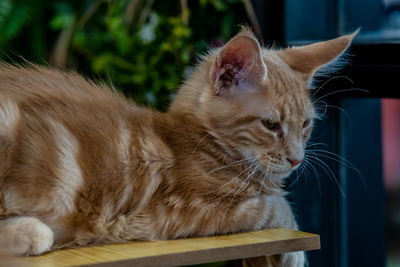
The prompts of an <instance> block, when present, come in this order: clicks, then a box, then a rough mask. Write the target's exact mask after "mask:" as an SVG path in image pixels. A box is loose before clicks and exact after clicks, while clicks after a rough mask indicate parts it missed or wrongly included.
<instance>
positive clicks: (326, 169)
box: [307, 155, 346, 198]
mask: <svg viewBox="0 0 400 267" xmlns="http://www.w3.org/2000/svg"><path fill="white" fill-rule="evenodd" d="M307 157H308V158H309V160H310V161H312V162H314V163H315V164H317V165H318V166H320V167H321V168H322V170H323V171H324V172H325V173H326V174H327V175H328V177H330V178H332V179H333V180H334V181H335V182H336V184H337V186H338V188H339V191H340V193H341V194H342V197H343V198H346V195H345V193H344V190H343V187H342V186H341V184H340V183H339V181H338V180H337V179H336V175H335V174H334V172H333V171H332V169H331V168H330V167H329V166H328V164H326V163H325V162H323V161H322V160H321V159H319V158H318V157H316V156H311V155H308V156H307Z"/></svg>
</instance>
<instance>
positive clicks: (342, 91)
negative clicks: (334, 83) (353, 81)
mask: <svg viewBox="0 0 400 267" xmlns="http://www.w3.org/2000/svg"><path fill="white" fill-rule="evenodd" d="M349 91H361V92H365V93H369V91H368V90H366V89H362V88H349V89H342V90H337V91H334V92H330V93H327V94H325V95H323V96H320V97H319V98H317V99H315V100H314V101H315V102H317V101H319V100H321V99H322V98H324V97H327V96H330V95H334V94H337V93H344V92H349Z"/></svg>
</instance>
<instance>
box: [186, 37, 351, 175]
mask: <svg viewBox="0 0 400 267" xmlns="http://www.w3.org/2000/svg"><path fill="white" fill-rule="evenodd" d="M355 35H356V33H354V34H352V35H347V36H343V37H340V38H337V39H333V40H330V41H325V42H319V43H315V44H311V45H306V46H300V47H292V48H288V49H283V50H274V49H266V48H263V47H261V46H260V44H259V42H258V41H257V40H256V38H254V36H253V35H252V33H251V32H250V31H249V30H247V29H244V30H242V31H241V32H240V33H239V34H238V35H236V36H235V37H234V38H233V39H232V40H230V41H229V42H228V43H227V44H226V45H225V46H224V47H222V48H220V49H219V50H217V51H215V52H214V53H213V54H212V55H210V56H209V57H206V58H205V60H206V61H207V62H206V64H203V65H204V66H205V67H203V74H201V75H200V72H199V74H198V75H197V78H196V79H195V81H196V82H197V84H195V85H192V86H191V87H192V88H193V87H197V90H199V89H200V91H201V92H196V93H198V94H196V98H197V100H196V101H197V103H195V104H194V103H192V107H187V108H194V109H195V113H196V115H197V117H199V118H200V119H201V120H202V121H203V122H204V124H205V125H206V126H207V128H209V129H210V133H211V134H212V135H214V136H216V137H217V138H218V139H220V140H221V142H222V143H223V144H225V145H226V146H227V147H229V148H230V149H233V150H235V151H236V152H238V153H240V154H241V155H242V157H244V158H245V159H249V160H252V159H256V161H255V162H257V163H258V164H261V166H260V168H261V169H263V170H264V171H267V172H268V174H269V177H271V178H283V177H287V176H288V175H289V174H290V172H291V171H293V170H294V169H296V168H297V167H298V166H299V165H300V163H301V162H302V160H303V159H304V151H305V145H306V142H307V141H308V139H309V138H310V135H311V131H312V127H313V121H314V119H315V118H316V117H317V114H316V112H315V110H314V107H313V103H312V100H311V98H310V96H311V95H312V94H313V92H312V90H311V89H310V83H311V80H312V78H313V76H314V74H315V73H316V72H317V71H318V70H321V68H323V67H327V66H329V65H331V64H332V62H334V61H335V59H337V58H338V57H339V56H340V55H342V54H343V52H344V51H345V50H346V49H347V47H348V46H349V45H350V43H351V41H352V40H353V38H354V36H355ZM196 82H195V83H196ZM199 83H202V84H199ZM189 85H190V84H189Z"/></svg>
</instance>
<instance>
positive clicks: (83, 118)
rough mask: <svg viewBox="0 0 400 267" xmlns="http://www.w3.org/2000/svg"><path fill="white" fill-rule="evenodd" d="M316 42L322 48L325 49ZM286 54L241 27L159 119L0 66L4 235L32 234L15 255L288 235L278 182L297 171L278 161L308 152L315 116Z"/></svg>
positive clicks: (58, 77) (45, 72) (85, 88)
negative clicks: (264, 233) (250, 233)
mask: <svg viewBox="0 0 400 267" xmlns="http://www.w3.org/2000/svg"><path fill="white" fill-rule="evenodd" d="M351 39H352V36H346V37H342V39H340V38H339V39H336V40H339V41H336V42H340V43H342V42H343V40H347V43H346V45H345V46H340V47H339V48H336V50H337V51H336V54H337V55H340V54H341V53H342V52H343V50H344V49H345V48H346V47H347V46H348V44H349V43H350V41H351ZM336 42H335V41H333V43H334V44H336ZM323 44H324V43H321V47H323ZM245 45H246V47H244V46H245ZM249 45H250V48H248V47H247V46H249ZM326 46H327V47H326V51H328V52H329V53H332V51H331V50H332V47H331V46H332V41H330V43H327V45H326ZM321 47H319V48H320V50H321V51H322V52H321V51H320V53H327V52H326V51H325V52H324V50H323V49H321ZM334 47H336V46H334ZM243 49H250V50H246V53H241V51H242V50H243ZM231 50H232V51H235V53H236V54H235V53H233V52H232V51H231ZM238 55H239V56H240V58H235V57H237V56H238ZM293 57H296V54H295V53H292V52H290V53H289V54H285V50H280V51H275V50H267V49H264V48H261V47H260V46H259V44H258V42H257V41H256V40H255V39H254V37H253V36H252V34H251V33H250V32H249V31H248V30H243V31H242V32H241V33H239V35H238V36H236V37H235V38H234V39H233V40H232V41H230V42H229V43H228V44H227V46H225V47H224V48H222V49H220V50H217V51H214V52H212V53H211V54H209V55H208V56H206V57H205V58H204V60H203V61H202V62H201V63H200V64H199V65H198V67H197V69H196V71H195V73H194V74H193V75H192V77H190V78H189V79H188V80H187V81H186V82H185V83H184V84H183V85H182V87H181V89H180V91H179V93H178V96H177V98H176V100H175V101H174V102H173V103H172V105H171V107H170V109H169V110H168V112H167V113H158V112H155V111H152V110H150V109H147V108H141V107H137V106H135V105H134V104H133V103H131V102H130V101H128V100H126V99H125V98H124V97H122V96H121V95H119V94H118V93H117V92H116V91H115V90H113V89H110V88H108V87H107V86H105V85H103V84H95V83H93V82H90V81H87V80H85V79H84V78H82V77H80V76H78V75H77V74H74V73H64V72H60V71H57V70H54V69H51V68H45V67H39V66H34V65H32V66H28V67H16V66H11V65H2V66H1V67H0V232H1V231H6V230H7V229H8V228H10V225H11V223H8V222H10V220H13V226H12V227H13V229H19V228H24V227H25V228H26V229H28V228H29V229H30V230H29V231H30V233H37V234H34V235H32V234H29V233H28V232H26V231H25V230H24V231H20V232H18V231H16V230H15V234H14V236H13V237H8V238H13V239H15V240H18V242H17V243H18V244H20V246H19V247H17V248H13V249H14V250H15V252H17V253H20V254H28V255H32V254H40V253H43V252H44V251H47V250H49V249H55V248H61V247H73V246H81V245H87V244H93V243H109V242H124V241H127V240H134V239H143V240H160V239H171V238H182V237H189V236H205V235H214V234H224V233H232V232H239V231H247V230H257V229H261V228H265V227H276V226H282V227H292V228H296V227H297V226H296V222H295V220H294V216H293V214H292V212H291V210H290V207H289V205H288V203H287V202H286V200H285V198H284V196H285V192H284V191H283V190H282V189H281V183H282V179H283V178H285V177H287V176H288V175H289V174H290V172H291V171H293V169H295V167H293V166H291V164H290V162H289V161H288V158H290V157H300V158H301V157H302V154H304V146H305V143H306V142H307V140H308V138H309V136H310V133H311V129H312V122H311V123H310V124H309V125H307V127H303V123H304V122H305V121H306V120H308V119H310V120H312V119H313V117H314V116H315V114H314V109H313V105H312V102H311V100H310V98H309V89H308V88H307V84H308V81H309V79H311V75H312V74H310V73H303V72H302V71H301V69H299V66H298V65H296V70H294V69H293V68H292V67H291V65H290V64H294V63H293V62H297V61H296V60H295V59H293ZM328 59H329V60H328V61H326V62H317V63H316V64H317V65H316V66H315V68H317V67H319V66H322V65H324V64H327V63H329V61H330V59H331V58H328ZM304 60H305V59H304ZM238 62H239V63H238ZM314 63H315V62H314ZM235 64H239V65H238V66H236V65H235ZM307 67H308V69H309V68H310V65H307ZM210 73H211V74H210ZM230 79H231V80H230ZM217 89H218V90H217ZM266 119H268V120H273V121H275V122H278V123H279V124H280V127H281V131H282V132H281V135H280V134H278V133H277V132H276V131H272V130H270V129H268V128H267V127H266V126H265V120H266ZM263 121H264V122H263ZM14 222H15V223H14ZM27 225H29V227H28V228H27ZM7 227H8V228H7ZM17 235H22V236H17ZM8 236H9V235H8ZM2 238H3V236H2ZM6 243H7V242H5V244H6ZM281 258H282V262H281V263H282V265H285V264H286V265H287V264H289V265H288V266H292V265H297V266H300V265H302V264H303V261H304V257H303V255H302V254H301V253H294V254H288V255H285V256H284V257H281Z"/></svg>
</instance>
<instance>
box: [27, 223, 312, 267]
mask: <svg viewBox="0 0 400 267" xmlns="http://www.w3.org/2000/svg"><path fill="white" fill-rule="evenodd" d="M319 248H320V243H319V236H318V235H315V234H310V233H305V232H301V231H295V230H291V229H285V228H274V229H267V230H262V231H256V232H249V233H239V234H231V235H222V236H212V237H201V238H188V239H178V240H168V241H157V242H149V241H134V242H129V243H124V244H112V245H104V246H95V247H84V248H75V249H63V250H56V251H52V252H50V253H47V254H45V255H42V256H37V257H29V258H24V259H23V261H24V262H26V263H29V264H31V265H33V266H40V267H54V266H99V267H100V266H101V267H103V266H118V267H124V266H176V265H189V264H198V263H206V262H214V261H223V260H232V259H242V258H252V257H260V256H269V255H274V254H280V253H283V252H290V251H299V250H313V249H319Z"/></svg>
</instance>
